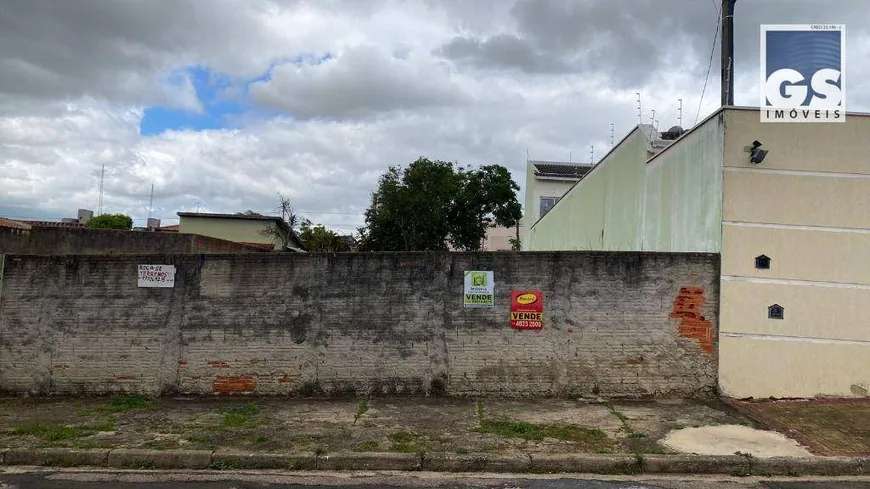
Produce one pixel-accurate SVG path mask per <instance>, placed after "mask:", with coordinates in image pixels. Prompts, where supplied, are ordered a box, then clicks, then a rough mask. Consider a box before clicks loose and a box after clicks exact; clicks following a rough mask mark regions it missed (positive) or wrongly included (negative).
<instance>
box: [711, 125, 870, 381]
mask: <svg viewBox="0 0 870 489" xmlns="http://www.w3.org/2000/svg"><path fill="white" fill-rule="evenodd" d="M868 134H870V117H867V116H857V115H852V114H850V115H847V117H846V122H844V123H837V124H785V123H780V124H776V123H761V122H759V115H758V112H757V111H755V110H731V111H728V112H727V113H726V130H725V136H726V144H725V172H724V195H723V199H724V204H723V206H724V211H723V212H724V215H723V219H724V220H723V231H722V235H723V236H722V287H721V290H722V299H721V301H722V304H723V308H722V315H721V324H722V329H721V337H720V365H721V366H720V385H721V388H722V390H723V391H724V393H725V394H727V395H731V396H735V397H750V396H752V397H767V396H775V397H811V396H819V395H822V396H847V397H848V396H864V395H867V391H868V390H870V328H868V324H870V307H868V304H870V269H868V267H867V264H868V263H870V213H868V211H867V209H868V208H870V207H868V204H870V163H868V161H870V160H868V154H870V138H868ZM753 140H759V141H760V142H762V143H763V146H762V147H763V148H764V149H768V150H769V151H770V153H769V154H768V155H767V158H766V159H765V160H764V161H763V162H762V163H761V164H760V165H754V164H751V163H750V162H749V155H748V153H746V152H744V149H743V148H744V146H748V145H750V144H751V143H752V141H753ZM762 254H764V255H766V256H769V257H770V258H771V267H770V269H769V270H759V269H756V268H755V257H756V256H758V255H762ZM772 304H779V305H781V306H783V307H784V308H785V314H784V319H782V320H777V319H769V318H768V307H769V306H770V305H772ZM760 372H763V375H759V373H760Z"/></svg>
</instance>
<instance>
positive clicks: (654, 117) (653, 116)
mask: <svg viewBox="0 0 870 489" xmlns="http://www.w3.org/2000/svg"><path fill="white" fill-rule="evenodd" d="M651 112H652V115H651V116H649V123H650V124H652V125H653V126H655V124H656V109H652V111H651Z"/></svg>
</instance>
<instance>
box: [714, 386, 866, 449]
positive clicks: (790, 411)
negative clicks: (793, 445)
mask: <svg viewBox="0 0 870 489" xmlns="http://www.w3.org/2000/svg"><path fill="white" fill-rule="evenodd" d="M731 404H732V405H733V406H734V407H736V408H737V409H739V410H740V411H741V412H743V413H745V414H746V415H748V416H750V417H752V418H754V419H756V420H758V421H759V422H761V423H763V424H764V425H765V426H768V427H769V428H771V429H774V430H777V431H779V432H781V433H783V434H785V435H787V436H788V437H790V438H793V439H795V440H797V441H799V442H801V443H802V444H804V445H806V446H807V447H809V449H810V450H811V451H812V452H813V453H815V454H818V455H828V456H870V399H866V398H865V399H812V400H781V401H779V400H778V401H757V402H747V401H732V403H731Z"/></svg>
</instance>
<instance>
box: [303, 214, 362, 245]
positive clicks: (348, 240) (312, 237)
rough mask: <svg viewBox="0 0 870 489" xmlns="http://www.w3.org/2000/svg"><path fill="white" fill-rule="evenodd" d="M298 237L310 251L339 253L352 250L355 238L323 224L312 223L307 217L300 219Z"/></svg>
mask: <svg viewBox="0 0 870 489" xmlns="http://www.w3.org/2000/svg"><path fill="white" fill-rule="evenodd" d="M299 239H300V240H302V243H304V244H305V248H306V249H307V250H308V251H310V252H312V253H340V252H345V251H353V250H354V248H355V247H356V239H355V238H354V237H353V236H349V235H344V234H339V233H337V232H335V231H332V230H329V229H326V227H324V226H323V224H314V223H313V222H311V221H309V220H308V219H302V226H301V231H300V232H299Z"/></svg>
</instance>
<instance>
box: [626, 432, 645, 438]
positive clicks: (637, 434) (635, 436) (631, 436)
mask: <svg viewBox="0 0 870 489" xmlns="http://www.w3.org/2000/svg"><path fill="white" fill-rule="evenodd" d="M628 437H629V438H646V435H645V434H643V433H640V432H638V431H633V432H631V433H629V434H628Z"/></svg>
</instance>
